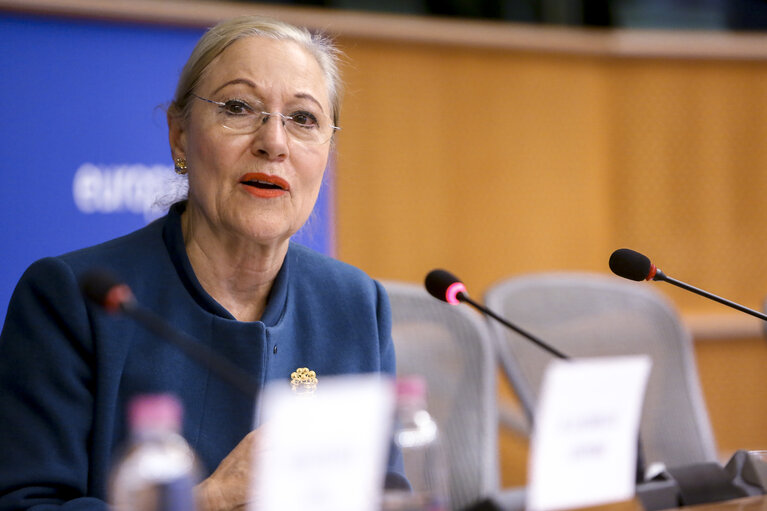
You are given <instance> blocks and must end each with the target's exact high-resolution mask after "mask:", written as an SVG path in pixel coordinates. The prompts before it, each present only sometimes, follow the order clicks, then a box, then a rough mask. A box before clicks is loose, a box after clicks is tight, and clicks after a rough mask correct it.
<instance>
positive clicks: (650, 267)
mask: <svg viewBox="0 0 767 511" xmlns="http://www.w3.org/2000/svg"><path fill="white" fill-rule="evenodd" d="M609 265H610V270H612V272H613V273H614V274H616V275H618V276H619V277H623V278H625V279H629V280H636V281H640V280H659V281H663V282H668V283H669V284H672V285H674V286H677V287H680V288H682V289H685V290H687V291H691V292H693V293H695V294H697V295H700V296H703V297H704V298H708V299H709V300H714V301H715V302H719V303H721V304H723V305H726V306H728V307H732V308H733V309H736V310H739V311H740V312H745V313H746V314H750V315H752V316H754V317H757V318H759V319H761V320H763V321H767V315H765V314H762V313H761V312H758V311H755V310H753V309H749V308H748V307H745V306H743V305H740V304H738V303H735V302H732V301H730V300H727V299H725V298H722V297H720V296H717V295H715V294H712V293H709V292H708V291H704V290H702V289H698V288H697V287H693V286H691V285H689V284H685V283H684V282H681V281H679V280H676V279H672V278H671V277H669V276H667V275H666V274H665V273H663V272H662V271H661V270H660V268H658V267H657V266H655V265H654V264H652V262H650V259H649V258H648V257H647V256H645V255H643V254H640V253H639V252H635V251H634V250H631V249H628V248H619V249H618V250H616V251H615V252H613V253H612V255H610V262H609Z"/></svg>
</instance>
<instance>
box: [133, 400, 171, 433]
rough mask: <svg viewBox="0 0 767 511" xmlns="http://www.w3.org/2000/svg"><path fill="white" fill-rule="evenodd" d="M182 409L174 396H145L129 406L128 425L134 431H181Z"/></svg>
mask: <svg viewBox="0 0 767 511" xmlns="http://www.w3.org/2000/svg"><path fill="white" fill-rule="evenodd" d="M182 413H183V412H182V407H181V403H180V402H179V400H178V398H176V396H174V395H172V394H143V395H139V396H136V397H135V398H133V399H132V400H131V401H130V403H129V405H128V423H129V424H130V428H131V430H132V431H141V430H147V429H166V430H173V431H179V430H180V429H181V418H182Z"/></svg>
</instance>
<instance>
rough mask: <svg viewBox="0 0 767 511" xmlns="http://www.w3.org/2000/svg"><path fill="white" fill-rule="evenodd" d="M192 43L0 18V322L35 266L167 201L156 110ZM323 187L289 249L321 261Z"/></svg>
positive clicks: (153, 33)
mask: <svg viewBox="0 0 767 511" xmlns="http://www.w3.org/2000/svg"><path fill="white" fill-rule="evenodd" d="M201 34H202V31H201V30H194V29H184V28H176V27H164V26H159V25H140V24H130V23H117V22H115V23H111V22H96V21H84V20H69V19H63V18H46V17H32V16H29V17H25V16H15V15H14V16H11V15H7V14H5V15H4V14H2V13H0V48H2V51H0V112H2V121H0V138H1V139H2V141H1V142H0V165H1V166H2V167H1V168H2V171H1V174H2V178H3V179H2V186H0V247H2V248H1V249H0V250H2V254H3V264H2V265H0V317H2V318H4V317H5V311H6V309H7V306H8V300H9V299H10V296H11V293H12V291H13V288H14V286H15V284H16V282H17V281H18V279H19V277H20V276H21V274H22V273H23V271H24V269H25V268H26V267H27V266H29V264H30V263H32V262H33V261H34V260H36V259H39V258H40V257H44V256H48V255H57V254H60V253H63V252H66V251H69V250H73V249H77V248H81V247H84V246H87V245H92V244H95V243H98V242H101V241H104V240H107V239H110V238H114V237H116V236H119V235H122V234H125V233H127V232H130V231H132V230H135V229H137V228H139V227H142V226H143V225H145V224H146V223H147V222H148V221H150V220H152V219H154V218H156V217H157V216H159V215H160V214H162V212H163V210H162V208H161V207H158V205H157V204H158V203H157V199H158V198H160V199H162V197H163V196H164V197H165V198H171V197H172V196H174V195H175V194H176V193H177V192H178V186H179V182H178V181H177V180H176V178H175V174H174V173H173V170H172V163H171V158H170V149H169V146H168V136H167V126H166V123H165V108H164V107H165V105H166V104H167V103H168V101H169V100H170V99H171V98H172V95H173V91H174V88H175V83H176V80H177V78H178V75H179V72H180V70H181V67H182V66H183V64H184V62H185V61H186V59H187V57H188V56H189V54H190V53H191V50H192V48H193V46H194V44H195V42H196V41H197V39H198V38H199V36H200V35H201ZM325 180H326V183H325V184H324V186H323V190H322V192H321V194H320V198H319V200H318V203H317V206H316V207H315V211H314V213H313V215H312V218H311V219H310V221H309V222H308V224H307V226H305V227H304V229H303V230H302V231H301V232H300V233H298V235H297V236H296V237H295V239H296V240H297V241H300V242H302V243H304V244H307V245H309V246H311V247H313V248H315V249H317V250H319V251H321V252H324V253H328V254H331V255H332V252H333V228H332V226H333V218H332V186H331V185H332V173H331V172H330V169H329V171H328V172H326V177H325ZM158 195H159V196H160V197H158ZM166 206H167V204H166Z"/></svg>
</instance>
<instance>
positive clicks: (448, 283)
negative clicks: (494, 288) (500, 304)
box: [424, 270, 570, 360]
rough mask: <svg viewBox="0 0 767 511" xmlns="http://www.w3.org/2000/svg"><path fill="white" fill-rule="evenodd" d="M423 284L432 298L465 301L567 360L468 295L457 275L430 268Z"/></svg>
mask: <svg viewBox="0 0 767 511" xmlns="http://www.w3.org/2000/svg"><path fill="white" fill-rule="evenodd" d="M424 284H425V286H426V290H427V291H428V292H429V294H430V295H432V296H433V297H434V298H436V299H438V300H442V301H443V302H447V303H449V304H451V305H458V304H459V303H461V302H466V303H468V304H469V305H471V306H472V307H474V308H475V309H477V310H479V311H480V312H482V313H484V314H487V315H488V316H490V317H491V318H493V319H494V320H496V321H498V322H499V323H501V324H502V325H503V326H505V327H506V328H510V329H511V330H513V331H515V332H516V333H518V334H519V335H521V336H522V337H524V338H526V339H527V340H529V341H532V342H534V343H535V344H537V345H538V346H540V347H541V348H543V349H544V350H546V351H548V352H549V353H551V354H552V355H554V356H555V357H557V358H561V359H563V360H568V359H569V358H570V357H568V356H567V355H565V354H564V353H562V352H561V351H559V350H557V349H556V348H554V347H553V346H550V345H548V344H546V343H545V342H543V341H542V340H540V339H538V338H537V337H535V336H534V335H532V334H530V333H528V332H526V331H524V330H522V329H521V328H519V327H518V326H516V325H512V324H511V323H509V322H508V321H507V320H505V319H504V318H502V317H500V316H499V315H497V314H496V313H495V312H493V311H491V310H490V309H488V308H487V307H485V306H484V305H482V304H480V303H478V302H476V301H474V300H472V299H471V298H470V297H469V293H468V292H467V291H466V286H465V285H464V283H463V282H461V281H460V279H458V277H456V276H455V275H453V274H452V273H450V272H448V271H446V270H432V271H430V272H429V273H428V274H427V275H426V280H425V281H424Z"/></svg>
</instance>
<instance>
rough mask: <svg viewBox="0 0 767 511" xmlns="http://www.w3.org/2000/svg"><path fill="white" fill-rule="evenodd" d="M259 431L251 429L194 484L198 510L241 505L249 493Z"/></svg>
mask: <svg viewBox="0 0 767 511" xmlns="http://www.w3.org/2000/svg"><path fill="white" fill-rule="evenodd" d="M261 436H262V435H261V431H260V430H254V431H251V432H250V433H248V434H247V435H246V436H245V438H243V439H242V440H241V441H240V443H239V444H237V447H235V448H234V449H232V452H230V453H229V454H228V455H227V456H226V458H224V459H223V460H222V461H221V463H220V464H219V465H218V467H217V468H216V470H215V471H214V472H213V473H212V474H211V475H210V477H208V478H207V479H205V480H204V481H202V482H201V483H200V484H198V485H197V486H196V487H195V500H196V501H197V509H198V510H199V511H231V510H234V509H243V508H245V507H246V506H247V505H248V502H249V501H250V499H251V498H252V497H253V495H252V490H251V485H252V484H253V473H254V462H255V459H256V456H255V453H256V450H257V449H259V448H260V446H261V441H260V439H261Z"/></svg>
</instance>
